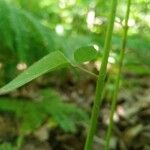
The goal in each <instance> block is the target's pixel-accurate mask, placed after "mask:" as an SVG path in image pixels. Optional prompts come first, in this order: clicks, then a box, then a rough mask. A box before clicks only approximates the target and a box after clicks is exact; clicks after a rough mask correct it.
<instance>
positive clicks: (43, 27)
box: [0, 0, 150, 149]
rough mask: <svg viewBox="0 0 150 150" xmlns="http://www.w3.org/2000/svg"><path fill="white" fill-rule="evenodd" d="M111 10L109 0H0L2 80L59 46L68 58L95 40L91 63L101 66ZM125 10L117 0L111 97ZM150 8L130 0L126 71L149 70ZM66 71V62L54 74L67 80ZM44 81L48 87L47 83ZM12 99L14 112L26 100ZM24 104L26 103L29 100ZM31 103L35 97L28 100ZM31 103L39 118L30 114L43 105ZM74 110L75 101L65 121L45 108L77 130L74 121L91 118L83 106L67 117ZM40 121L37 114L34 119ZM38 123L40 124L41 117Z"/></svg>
mask: <svg viewBox="0 0 150 150" xmlns="http://www.w3.org/2000/svg"><path fill="white" fill-rule="evenodd" d="M109 10H110V0H107V1H106V0H92V1H91V0H0V20H1V21H0V85H1V86H2V85H4V84H6V83H7V82H8V81H10V80H11V79H13V78H14V77H15V76H16V75H17V74H19V73H20V72H22V71H23V70H24V69H26V68H27V67H28V66H29V65H31V64H32V63H34V62H35V61H37V60H39V59H40V58H41V57H43V56H44V55H46V54H48V53H50V52H52V51H55V50H60V51H62V52H63V53H64V54H65V55H66V56H67V57H68V58H69V59H73V53H74V50H75V49H76V48H79V47H81V46H87V45H93V46H94V48H95V49H96V50H97V51H99V54H100V55H99V56H98V58H97V60H95V61H94V62H93V63H94V65H95V67H96V68H97V66H98V67H99V65H100V60H101V56H102V54H103V44H104V38H105V33H106V27H107V24H108V19H107V16H108V12H109ZM125 10H126V1H124V0H119V1H118V9H117V15H116V18H115V26H114V35H113V39H112V51H111V54H110V57H109V65H111V66H113V69H112V68H111V71H112V75H111V77H109V76H108V82H109V85H108V86H106V93H107V91H109V94H107V96H108V97H111V95H112V93H111V92H112V90H113V81H114V77H115V66H116V64H117V61H118V54H119V51H120V47H121V40H122V34H123V26H124V15H125ZM149 10H150V1H149V0H138V1H136V0H133V1H132V7H131V15H130V19H129V34H128V35H129V36H128V43H127V50H126V56H125V61H124V73H126V74H130V73H131V74H136V75H140V76H144V75H149V74H150V69H149V67H150V61H149V58H150V36H149V33H150V32H149V31H150V11H149ZM108 67H109V66H108ZM89 68H90V67H89ZM97 70H98V69H97ZM72 71H73V75H74V73H75V79H74V80H78V79H79V78H82V77H81V76H82V75H81V76H80V75H79V74H78V72H76V70H71V75H72ZM67 73H68V68H67V69H66V70H65V69H64V70H61V71H58V72H56V74H55V76H56V77H55V78H54V79H55V80H59V79H58V78H60V76H61V81H62V83H63V82H64V78H66V77H65V75H67ZM52 76H53V74H52ZM67 77H68V75H67ZM68 78H70V76H69V77H68ZM39 80H41V79H39ZM42 80H43V81H37V82H40V84H41V82H44V79H43V78H42ZM47 82H49V81H47ZM70 84H72V83H70ZM125 84H126V82H125ZM42 86H43V87H46V88H47V86H46V85H45V84H44V83H43V84H42ZM50 91H51V90H50ZM60 97H61V96H59V98H60ZM59 98H56V99H59ZM60 99H61V98H60ZM13 101H14V105H13V104H12V108H11V111H13V112H14V113H15V112H16V110H17V107H20V106H22V104H21V103H17V102H16V100H13ZM1 103H2V104H3V105H1V109H5V110H9V107H7V106H8V105H9V104H8V103H9V102H8V103H7V101H6V103H3V99H2V101H1V102H0V104H1ZM56 104H57V100H56ZM26 105H27V106H28V104H26ZM32 105H33V104H32V102H31V104H30V106H32ZM41 105H42V109H43V111H46V110H47V108H45V107H43V105H44V104H43V103H42V104H41ZM46 105H47V104H46ZM58 105H61V106H62V109H65V107H67V109H68V108H69V106H68V105H67V106H66V105H65V106H64V105H63V103H61V104H59V102H58ZM3 106H5V107H4V108H3ZM33 108H34V110H35V111H34V112H33V113H32V112H31V111H30V110H29V109H30V107H29V108H28V110H27V112H30V115H29V116H31V118H30V117H29V119H31V120H32V119H33V118H35V116H33V118H32V115H33V114H34V113H35V112H38V111H39V108H37V107H35V106H34V107H33ZM52 108H53V105H52ZM71 108H72V106H71ZM40 109H41V108H40ZM60 109H61V108H60ZM74 110H75V108H74V107H73V109H72V110H70V109H68V112H67V113H66V114H65V115H64V116H65V117H64V122H65V123H64V124H61V123H62V122H61V121H60V120H61V119H62V118H58V116H59V115H57V113H58V114H59V113H60V112H56V114H55V113H52V111H51V112H46V113H45V114H46V115H47V114H49V113H50V114H51V115H52V118H53V119H55V120H57V121H56V122H57V123H58V125H59V126H60V127H62V129H63V130H65V131H66V130H67V128H68V130H69V131H71V132H73V131H75V130H76V127H75V125H76V121H81V120H82V119H85V120H86V121H87V120H88V119H87V117H86V115H87V114H84V113H85V112H82V111H81V110H77V111H76V113H77V116H78V117H79V118H78V119H75V121H72V120H71V119H70V121H69V119H68V120H67V119H66V118H67V117H68V113H70V112H71V113H74ZM17 111H19V110H17ZM54 112H55V111H54ZM19 117H20V116H19ZM22 117H24V116H22ZM42 117H43V116H41V117H40V118H41V120H43V118H42ZM44 117H45V116H44ZM68 122H70V125H71V126H69V127H68V126H67V123H68ZM36 123H37V122H36V119H35V123H33V124H36ZM40 123H41V124H42V121H41V122H40ZM37 124H38V123H37ZM28 126H30V124H29V125H28ZM8 147H9V146H8ZM8 149H9V148H8Z"/></svg>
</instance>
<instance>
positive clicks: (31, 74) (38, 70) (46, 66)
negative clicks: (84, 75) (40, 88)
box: [0, 51, 69, 94]
mask: <svg viewBox="0 0 150 150" xmlns="http://www.w3.org/2000/svg"><path fill="white" fill-rule="evenodd" d="M67 63H69V61H68V60H67V59H66V58H65V56H64V55H63V54H62V53H61V52H60V51H55V52H52V53H50V54H48V55H47V56H45V57H43V58H42V59H41V60H39V61H38V62H36V63H35V64H33V65H32V66H31V67H29V68H28V69H27V70H26V71H25V72H24V73H22V74H21V75H19V76H18V77H16V78H15V79H14V80H13V81H11V82H10V83H9V84H7V85H6V86H5V87H3V88H2V89H0V94H3V93H7V92H10V91H12V90H14V89H16V88H18V87H20V86H22V85H24V84H26V83H28V82H29V81H31V80H33V79H35V78H37V77H39V76H41V75H42V74H44V73H47V72H48V71H51V70H54V69H56V68H58V67H61V66H62V65H65V64H67Z"/></svg>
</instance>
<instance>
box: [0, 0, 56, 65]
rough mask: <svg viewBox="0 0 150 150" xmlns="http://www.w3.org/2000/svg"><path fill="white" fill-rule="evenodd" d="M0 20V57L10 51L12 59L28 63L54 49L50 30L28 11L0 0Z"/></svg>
mask: <svg viewBox="0 0 150 150" xmlns="http://www.w3.org/2000/svg"><path fill="white" fill-rule="evenodd" d="M0 20H2V21H1V23H0V34H1V36H0V45H1V46H0V52H1V57H4V56H5V58H6V56H8V53H10V54H12V56H11V57H12V59H15V60H18V61H24V62H27V63H29V64H30V63H32V62H33V61H35V60H37V59H39V58H40V57H41V56H44V55H45V54H47V53H48V52H49V50H50V49H51V50H53V49H54V48H53V47H52V46H53V41H52V35H51V32H48V29H47V28H46V27H44V26H43V25H42V24H41V23H40V22H39V21H38V20H37V19H36V18H35V17H33V16H32V15H31V14H30V13H28V12H26V11H24V10H21V9H19V8H17V7H15V6H14V5H11V4H10V3H7V2H6V1H5V0H1V1H0ZM4 50H5V51H6V54H7V55H4V54H3V52H5V51H4ZM35 51H36V52H35ZM2 54H3V55H2ZM5 58H4V59H5ZM2 60H3V59H2Z"/></svg>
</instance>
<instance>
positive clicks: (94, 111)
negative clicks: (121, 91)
mask: <svg viewBox="0 0 150 150" xmlns="http://www.w3.org/2000/svg"><path fill="white" fill-rule="evenodd" d="M116 8H117V0H112V2H111V12H110V15H109V24H108V27H107V32H106V38H105V44H104V55H103V59H102V64H101V68H100V71H99V76H98V80H97V84H96V94H95V100H94V106H93V108H92V115H91V120H90V127H89V130H88V135H87V138H86V142H85V147H84V150H91V149H92V143H93V138H94V134H95V132H96V126H97V119H98V114H99V108H100V107H101V104H102V101H103V99H102V93H103V90H104V81H105V77H106V69H107V63H108V56H109V52H110V47H111V39H112V32H113V27H114V20H115V14H116Z"/></svg>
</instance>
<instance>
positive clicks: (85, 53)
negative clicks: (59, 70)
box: [74, 46, 97, 63]
mask: <svg viewBox="0 0 150 150" xmlns="http://www.w3.org/2000/svg"><path fill="white" fill-rule="evenodd" d="M96 57H97V51H96V50H95V48H94V47H93V46H87V47H81V48H79V49H77V50H76V51H75V52H74V59H75V61H76V62H77V63H83V62H86V61H90V60H93V59H95V58H96Z"/></svg>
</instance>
